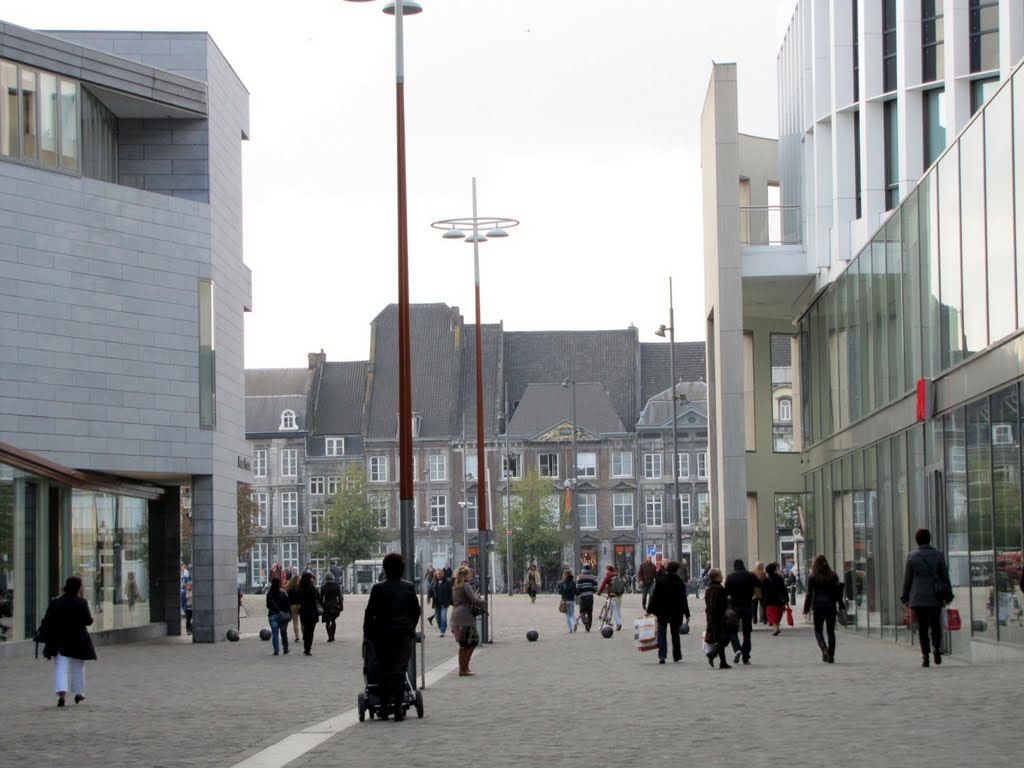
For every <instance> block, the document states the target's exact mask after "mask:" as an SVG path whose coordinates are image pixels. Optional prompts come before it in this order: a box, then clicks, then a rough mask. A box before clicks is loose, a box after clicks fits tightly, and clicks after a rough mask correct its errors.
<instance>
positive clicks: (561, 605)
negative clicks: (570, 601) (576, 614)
mask: <svg viewBox="0 0 1024 768" xmlns="http://www.w3.org/2000/svg"><path fill="white" fill-rule="evenodd" d="M566 610H568V609H567V608H566V607H565V600H559V601H558V612H559V613H565V612H566Z"/></svg>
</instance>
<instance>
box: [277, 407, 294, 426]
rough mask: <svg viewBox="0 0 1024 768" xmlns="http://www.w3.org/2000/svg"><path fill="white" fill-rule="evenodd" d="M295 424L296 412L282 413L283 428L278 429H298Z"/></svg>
mask: <svg viewBox="0 0 1024 768" xmlns="http://www.w3.org/2000/svg"><path fill="white" fill-rule="evenodd" d="M298 428H299V426H298V424H296V423H295V411H292V410H287V411H282V412H281V426H280V427H278V429H298Z"/></svg>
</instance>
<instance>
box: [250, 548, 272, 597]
mask: <svg viewBox="0 0 1024 768" xmlns="http://www.w3.org/2000/svg"><path fill="white" fill-rule="evenodd" d="M269 559H270V545H268V544H267V543H266V542H265V541H258V542H256V543H255V544H253V545H252V569H251V571H250V573H251V576H250V579H251V581H250V583H251V584H252V585H253V586H254V587H255V586H257V585H259V584H266V583H267V574H268V573H270V563H268V562H267V561H268V560H269Z"/></svg>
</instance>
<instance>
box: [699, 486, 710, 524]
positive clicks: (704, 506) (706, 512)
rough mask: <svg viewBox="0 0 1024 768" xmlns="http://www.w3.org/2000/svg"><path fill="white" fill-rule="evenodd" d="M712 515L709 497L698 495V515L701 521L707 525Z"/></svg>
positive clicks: (702, 494) (703, 494)
mask: <svg viewBox="0 0 1024 768" xmlns="http://www.w3.org/2000/svg"><path fill="white" fill-rule="evenodd" d="M710 514H711V505H710V501H709V500H708V495H707V494H706V493H698V494H697V515H698V516H699V519H700V520H701V521H702V522H704V523H707V521H708V517H709V516H710Z"/></svg>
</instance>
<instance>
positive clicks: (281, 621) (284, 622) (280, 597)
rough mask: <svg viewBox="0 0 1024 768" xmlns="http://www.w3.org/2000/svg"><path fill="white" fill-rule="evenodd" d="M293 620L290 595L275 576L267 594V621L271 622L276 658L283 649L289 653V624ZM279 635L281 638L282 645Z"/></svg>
mask: <svg viewBox="0 0 1024 768" xmlns="http://www.w3.org/2000/svg"><path fill="white" fill-rule="evenodd" d="M291 620H292V609H291V605H290V604H289V602H288V595H286V594H285V592H284V590H282V589H281V579H279V578H278V577H277V576H275V577H274V578H272V579H271V580H270V590H269V591H268V592H267V621H269V622H270V638H271V639H272V640H273V641H274V655H275V656H277V654H278V653H279V652H280V649H281V648H282V647H283V648H284V652H285V653H286V654H287V653H288V624H289V623H291ZM278 635H280V636H281V641H280V644H279V643H278V639H277V638H278Z"/></svg>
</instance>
